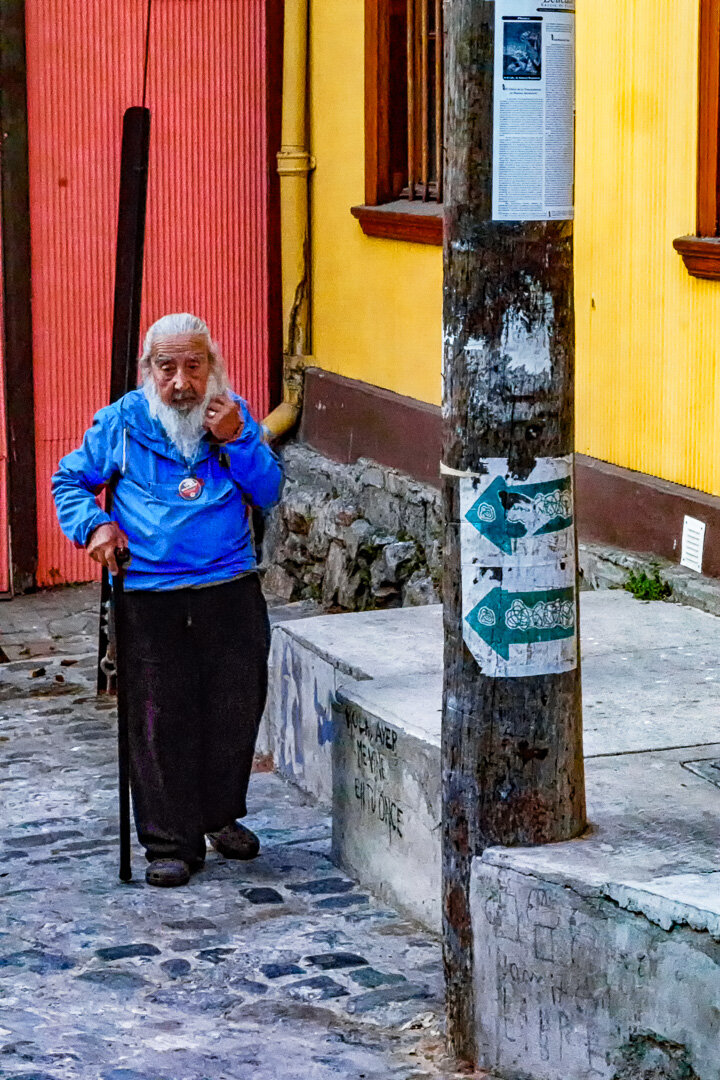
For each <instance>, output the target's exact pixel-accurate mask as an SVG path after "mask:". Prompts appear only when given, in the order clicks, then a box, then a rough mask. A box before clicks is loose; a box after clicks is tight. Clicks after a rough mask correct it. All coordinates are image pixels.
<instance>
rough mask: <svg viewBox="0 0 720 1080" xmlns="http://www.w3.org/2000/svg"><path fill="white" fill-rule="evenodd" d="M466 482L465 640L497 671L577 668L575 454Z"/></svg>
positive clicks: (490, 469) (498, 469)
mask: <svg viewBox="0 0 720 1080" xmlns="http://www.w3.org/2000/svg"><path fill="white" fill-rule="evenodd" d="M483 465H484V467H485V472H484V474H483V475H482V476H475V477H463V478H461V479H460V567H461V580H462V613H463V640H464V642H465V644H466V645H467V647H468V649H469V650H470V652H471V653H472V655H473V656H474V657H475V659H476V660H477V662H478V664H479V665H480V668H481V670H482V673H483V675H486V676H487V677H489V678H523V677H527V676H529V675H549V674H557V673H559V672H562V671H572V670H573V669H574V668H575V667H577V625H576V614H577V611H576V580H575V535H574V530H573V517H574V514H573V489H572V484H573V464H572V457H571V456H566V457H560V458H541V459H539V460H538V461H537V462H536V465H535V468H534V469H533V471H532V472H531V473H530V475H529V476H527V477H525V478H524V479H523V480H518V479H516V478H514V477H513V476H512V474H511V472H510V470H509V467H508V462H507V460H506V459H504V458H490V459H487V460H485V461H484V462H483Z"/></svg>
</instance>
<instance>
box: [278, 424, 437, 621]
mask: <svg viewBox="0 0 720 1080" xmlns="http://www.w3.org/2000/svg"><path fill="white" fill-rule="evenodd" d="M283 456H284V459H285V468H286V474H287V482H286V485H285V491H284V494H283V498H282V501H281V503H280V505H279V506H278V507H276V508H275V509H274V510H273V511H272V513H271V515H270V516H269V518H268V520H267V523H266V533H265V541H264V544H263V565H264V566H265V567H266V575H265V586H266V588H267V589H268V590H269V591H270V592H273V593H275V594H276V595H278V596H280V597H282V598H283V599H285V600H288V601H289V600H305V599H313V600H318V601H320V602H321V603H322V605H323V607H324V608H325V609H327V610H329V611H333V610H344V611H367V610H370V609H374V608H391V607H409V606H419V605H422V604H432V603H437V602H438V599H439V590H440V578H441V574H442V531H443V526H442V511H441V500H440V492H439V491H437V490H436V489H434V488H432V487H429V486H427V485H424V484H420V483H417V482H416V481H414V480H412V479H411V478H410V477H408V476H406V475H405V474H403V473H400V472H398V471H396V470H394V469H387V468H384V467H382V466H380V465H377V464H375V462H372V461H366V460H363V459H361V460H360V461H358V462H356V463H355V464H352V465H341V464H338V463H337V462H335V461H331V460H329V459H328V458H326V457H323V456H322V455H321V454H318V453H316V452H315V451H314V450H311V449H309V448H308V447H307V446H303V445H301V444H299V443H292V444H290V445H288V446H286V447H285V450H284V455H283Z"/></svg>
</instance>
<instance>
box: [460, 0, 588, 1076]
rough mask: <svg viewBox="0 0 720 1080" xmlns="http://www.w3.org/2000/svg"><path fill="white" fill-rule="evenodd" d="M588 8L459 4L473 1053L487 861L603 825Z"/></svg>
mask: <svg viewBox="0 0 720 1080" xmlns="http://www.w3.org/2000/svg"><path fill="white" fill-rule="evenodd" d="M573 8H574V3H573V2H572V0H534V2H531V0H515V2H513V0H497V3H490V2H485V0H452V3H450V4H447V5H446V6H445V10H446V31H447V53H446V56H447V91H446V92H447V106H446V109H447V112H446V115H447V128H446V161H447V171H446V188H445V285H444V342H445V353H444V363H445V370H444V384H445V385H444V415H445V444H444V461H443V472H444V474H445V478H444V500H445V511H446V519H447V535H446V553H445V559H446V562H445V580H444V603H445V686H444V699H443V747H442V760H443V918H444V944H445V970H446V980H447V1006H448V1034H449V1041H450V1045H451V1048H452V1049H453V1050H454V1052H455V1053H456V1054H457V1055H458V1056H459V1057H460V1058H464V1059H466V1060H468V1061H474V1060H475V1008H476V1003H475V1002H474V1001H473V993H472V985H473V983H472V974H473V937H472V925H471V911H470V903H469V884H470V870H471V864H472V860H473V858H474V857H475V856H477V855H479V854H481V853H482V851H483V850H484V849H485V848H486V847H488V846H490V845H494V844H499V845H518V844H519V845H523V844H526V845H530V844H543V843H549V842H552V841H558V840H567V839H570V838H571V837H573V836H577V835H578V834H579V833H580V832H582V830H583V828H584V826H585V795H584V774H583V760H582V720H581V700H580V668H579V660H578V652H577V644H578V622H577V588H576V541H575V526H574V515H573V466H572V452H573V362H574V325H573V231H572V220H571V218H572V187H573V177H572V170H573V159H572V139H573V114H574V23H573V20H574V13H573V10H572V9H573ZM477 1007H478V1008H480V1009H481V1008H482V1003H481V1002H479V1003H477Z"/></svg>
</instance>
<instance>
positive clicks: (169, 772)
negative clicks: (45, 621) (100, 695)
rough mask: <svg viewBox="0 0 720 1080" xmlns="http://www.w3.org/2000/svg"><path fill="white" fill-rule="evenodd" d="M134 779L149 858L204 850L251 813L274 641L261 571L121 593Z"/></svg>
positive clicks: (190, 856) (194, 856)
mask: <svg viewBox="0 0 720 1080" xmlns="http://www.w3.org/2000/svg"><path fill="white" fill-rule="evenodd" d="M122 632H123V633H124V635H125V636H124V641H125V649H126V653H125V655H126V657H127V673H128V676H127V677H128V687H127V703H128V729H129V736H130V783H131V788H132V795H133V807H134V811H135V824H136V826H137V832H138V837H139V839H140V843H141V844H142V845H143V846H144V847H145V849H146V855H147V858H148V859H149V860H150V861H152V860H154V859H173V858H174V859H184V860H185V861H186V862H191V863H192V862H194V861H195V860H198V859H203V858H204V856H205V833H207V832H213V831H216V830H218V829H221V828H222V827H223V826H224V825H228V824H229V823H230V822H231V821H234V819H235V818H238V817H243V816H244V815H245V814H246V813H247V808H246V805H245V796H246V794H247V787H248V781H249V779H250V770H251V768H252V760H253V753H254V750H255V740H256V737H257V730H258V726H259V723H260V718H261V716H262V712H263V708H264V706H265V695H266V692H267V658H268V651H269V646H270V628H269V624H268V617H267V608H266V605H265V599H264V597H263V595H262V592H261V590H260V581H259V578H258V576H257V574H251V575H249V576H247V577H243V578H240V579H239V580H237V581H231V582H226V583H224V584H219V585H213V586H209V587H208V588H204V589H176V590H171V591H168V592H146V591H129V592H126V594H125V625H124V626H123V628H122Z"/></svg>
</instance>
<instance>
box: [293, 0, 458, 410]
mask: <svg viewBox="0 0 720 1080" xmlns="http://www.w3.org/2000/svg"><path fill="white" fill-rule="evenodd" d="M310 8H311V25H310V83H311V115H310V128H311V146H312V153H313V155H314V156H315V158H316V160H317V168H316V170H315V172H314V174H313V179H312V189H311V190H312V195H311V207H312V253H313V255H312V258H313V282H312V290H313V291H312V327H313V355H314V356H315V360H316V363H317V364H318V366H320V367H322V368H325V370H327V371H334V372H336V373H338V374H340V375H345V376H347V377H349V378H352V379H361V380H363V381H364V382H369V383H373V384H374V385H376V386H382V387H384V388H385V389H388V390H394V391H396V393H399V394H405V395H407V396H408V397H413V398H418V399H420V400H421V401H429V402H432V403H434V404H439V402H440V394H441V385H440V383H441V375H440V373H441V364H442V351H441V350H442V346H441V338H442V251H441V249H440V248H439V247H432V246H428V245H423V244H408V243H400V242H395V241H392V240H378V239H372V238H370V237H366V236H365V235H364V234H363V232H362V231H361V229H360V225H359V224H358V222H357V221H356V220H355V218H354V217H352V216H351V214H350V207H351V206H356V205H358V204H359V203H363V202H364V200H365V134H364V64H365V60H364V10H365V4H364V0H311V4H310Z"/></svg>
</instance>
